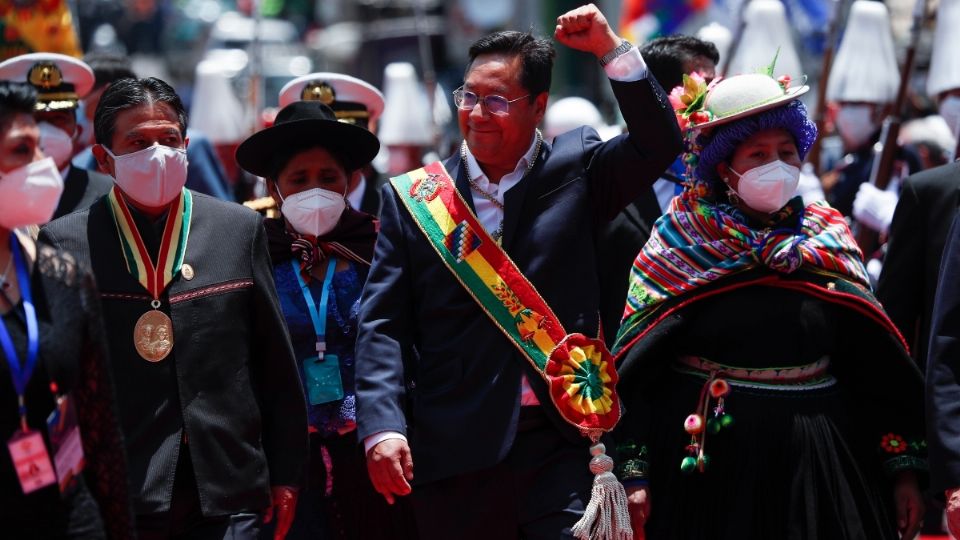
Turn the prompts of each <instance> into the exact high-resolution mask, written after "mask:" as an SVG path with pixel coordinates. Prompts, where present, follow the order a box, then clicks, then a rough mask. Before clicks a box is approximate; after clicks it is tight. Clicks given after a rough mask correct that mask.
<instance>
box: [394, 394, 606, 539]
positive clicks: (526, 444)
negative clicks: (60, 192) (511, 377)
mask: <svg viewBox="0 0 960 540" xmlns="http://www.w3.org/2000/svg"><path fill="white" fill-rule="evenodd" d="M464 443H465V444H469V441H464ZM450 459H456V456H450ZM589 461H590V452H589V451H588V446H587V444H586V443H584V444H583V445H577V446H575V445H573V444H571V443H570V442H569V441H567V440H566V439H565V438H564V437H563V436H562V435H561V434H560V432H559V431H557V429H556V428H555V427H554V426H553V425H552V424H551V423H550V422H549V421H548V420H547V418H546V417H545V416H543V412H542V411H541V410H540V408H539V407H529V408H528V407H523V410H522V413H521V417H520V429H519V430H518V433H517V437H516V440H515V441H514V443H513V447H512V448H511V449H510V452H509V453H508V454H507V457H506V458H505V459H504V460H503V461H502V462H501V463H499V464H497V465H496V466H494V467H491V468H489V469H485V470H482V471H476V472H471V473H467V474H463V475H460V476H455V477H453V478H447V479H444V480H439V481H437V482H431V483H429V484H425V485H418V486H415V487H414V489H413V495H412V498H413V507H414V513H415V515H416V517H417V527H418V529H419V533H420V538H421V540H449V539H451V538H456V539H458V540H473V539H476V540H488V539H490V538H496V539H497V540H515V539H516V540H519V539H524V540H540V539H542V540H557V539H558V538H573V536H572V535H571V533H570V527H572V526H573V524H574V523H576V522H577V520H579V519H580V517H581V516H582V515H583V509H584V507H585V506H586V504H587V502H588V501H589V500H590V489H591V487H592V482H593V475H592V474H591V473H590V470H589V468H588V463H589ZM414 466H416V464H414Z"/></svg>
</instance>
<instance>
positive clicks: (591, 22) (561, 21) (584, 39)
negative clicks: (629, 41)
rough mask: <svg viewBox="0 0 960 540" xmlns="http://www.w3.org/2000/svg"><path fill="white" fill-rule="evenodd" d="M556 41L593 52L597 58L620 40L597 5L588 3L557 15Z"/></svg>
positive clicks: (612, 48)
mask: <svg viewBox="0 0 960 540" xmlns="http://www.w3.org/2000/svg"><path fill="white" fill-rule="evenodd" d="M553 37H554V38H556V40H557V41H559V42H560V43H563V44H564V45H566V46H567V47H570V48H571V49H576V50H578V51H584V52H589V53H593V54H594V55H595V56H596V57H597V58H601V57H603V55H605V54H607V53H608V52H610V51H612V50H614V49H616V48H617V47H618V46H619V45H620V42H621V39H620V37H619V36H617V34H616V33H614V31H613V30H612V29H611V28H610V25H609V24H608V23H607V18H606V17H604V16H603V13H600V10H599V9H597V6H595V5H593V4H588V5H586V6H580V7H578V8H577V9H574V10H571V11H568V12H566V13H564V14H563V15H561V16H559V17H557V29H556V30H555V31H554V33H553Z"/></svg>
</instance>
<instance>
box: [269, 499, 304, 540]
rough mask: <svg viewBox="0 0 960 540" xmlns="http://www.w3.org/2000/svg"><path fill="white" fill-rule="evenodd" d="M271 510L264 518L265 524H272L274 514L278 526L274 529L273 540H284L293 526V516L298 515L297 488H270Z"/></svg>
mask: <svg viewBox="0 0 960 540" xmlns="http://www.w3.org/2000/svg"><path fill="white" fill-rule="evenodd" d="M270 498H271V502H270V508H267V513H266V514H265V515H264V516H263V522H264V523H270V522H271V521H272V520H273V516H274V514H276V516H277V524H276V525H275V526H274V528H273V540H283V539H284V538H286V537H287V533H288V532H290V526H291V525H293V516H294V515H296V513H297V488H295V487H291V486H273V487H271V488H270Z"/></svg>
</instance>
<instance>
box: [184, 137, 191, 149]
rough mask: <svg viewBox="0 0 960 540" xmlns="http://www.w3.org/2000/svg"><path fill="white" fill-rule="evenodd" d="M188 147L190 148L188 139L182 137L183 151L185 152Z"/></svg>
mask: <svg viewBox="0 0 960 540" xmlns="http://www.w3.org/2000/svg"><path fill="white" fill-rule="evenodd" d="M188 146H190V137H184V138H183V149H184V150H186V149H187V147H188Z"/></svg>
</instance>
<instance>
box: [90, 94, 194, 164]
mask: <svg viewBox="0 0 960 540" xmlns="http://www.w3.org/2000/svg"><path fill="white" fill-rule="evenodd" d="M153 103H166V104H167V105H169V106H170V108H171V109H173V112H174V114H176V115H177V123H178V124H179V126H180V134H181V135H186V133H187V112H186V111H185V110H184V109H183V103H182V102H181V101H180V96H178V95H177V92H176V91H175V90H174V89H173V87H171V86H170V85H169V84H167V83H165V82H163V81H161V80H160V79H157V78H155V77H147V78H145V79H131V78H126V79H118V80H116V81H114V82H113V83H111V84H110V86H108V87H107V89H106V91H104V92H103V96H101V97H100V103H99V104H98V105H97V111H96V113H95V114H94V116H93V133H94V135H95V136H96V139H97V143H99V144H102V145H104V146H106V147H107V148H111V145H112V143H113V130H114V128H115V127H116V122H117V115H118V114H120V113H121V112H123V111H125V110H127V109H132V108H134V107H138V106H140V105H148V104H153Z"/></svg>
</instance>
